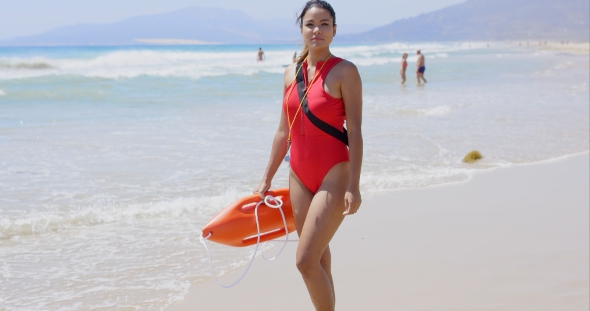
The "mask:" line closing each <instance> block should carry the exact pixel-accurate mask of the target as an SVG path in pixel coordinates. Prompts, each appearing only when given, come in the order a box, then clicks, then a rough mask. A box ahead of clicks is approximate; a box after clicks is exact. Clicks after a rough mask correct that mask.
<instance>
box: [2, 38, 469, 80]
mask: <svg viewBox="0 0 590 311" xmlns="http://www.w3.org/2000/svg"><path fill="white" fill-rule="evenodd" d="M419 48H421V49H422V51H423V53H426V54H427V55H428V57H429V58H447V57H449V53H452V52H457V51H463V50H465V47H463V46H461V45H457V44H421V45H417V44H402V43H393V44H382V45H363V46H353V47H338V46H337V47H334V49H333V51H334V53H335V55H337V56H339V57H343V58H346V59H349V60H351V61H352V62H354V63H355V64H356V65H357V66H374V65H384V64H387V63H394V62H395V63H397V62H399V60H400V57H401V54H402V53H410V57H409V58H408V61H409V62H415V60H416V56H415V50H416V49H419ZM292 53H293V52H292V51H267V52H266V53H265V56H266V59H265V61H263V62H256V61H255V54H253V53H252V52H249V51H248V52H244V51H223V52H215V51H209V52H208V51H186V50H150V49H131V50H122V51H121V50H116V51H107V52H104V53H103V54H99V55H98V56H93V57H91V58H50V57H31V58H23V57H2V58H0V79H19V78H29V77H39V76H47V75H79V76H84V77H98V78H106V79H120V78H135V77H139V76H154V77H188V78H193V79H198V78H202V77H214V76H220V75H232V74H233V75H253V74H257V73H274V74H281V73H283V71H284V66H285V65H286V64H289V63H290V61H291V58H292V56H293V54H292Z"/></svg>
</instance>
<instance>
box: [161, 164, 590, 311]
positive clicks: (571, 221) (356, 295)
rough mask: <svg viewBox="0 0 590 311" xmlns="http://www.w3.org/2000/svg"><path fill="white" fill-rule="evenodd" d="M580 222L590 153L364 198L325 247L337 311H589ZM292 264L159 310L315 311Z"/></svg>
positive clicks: (207, 286) (585, 211)
mask: <svg viewBox="0 0 590 311" xmlns="http://www.w3.org/2000/svg"><path fill="white" fill-rule="evenodd" d="M588 217H589V157H588V154H584V155H580V156H575V157H571V158H567V159H565V160H561V161H556V162H552V163H542V164H535V165H523V166H516V167H511V168H504V169H497V170H495V171H492V172H488V173H482V174H478V175H476V176H475V177H474V178H473V179H472V180H471V181H469V182H466V183H462V184H457V185H450V186H443V187H433V188H427V189H418V190H405V191H395V192H387V193H373V194H368V195H365V197H364V202H363V206H362V208H361V211H360V212H359V213H358V214H357V215H355V216H353V217H349V218H347V219H346V220H345V223H344V224H343V225H342V227H341V229H340V230H339V232H338V233H337V235H336V237H335V238H334V240H333V241H332V243H331V249H332V253H333V271H334V279H335V284H336V292H337V310H453V311H457V310H503V311H506V310H515V311H516V310H519V311H522V310H536V311H540V310H570V311H575V310H580V311H582V310H588V308H589V294H588V289H589V276H588V274H589V266H588V264H589V256H588V252H589V237H588V236H589V219H588ZM275 250H276V248H275ZM271 252H272V250H271V251H270V252H269V253H271ZM294 254H295V245H289V246H287V248H286V250H285V252H284V253H283V254H282V255H281V257H279V259H278V260H276V261H274V262H265V261H264V260H262V258H257V259H256V260H255V262H254V264H253V266H252V269H251V271H250V273H249V274H248V275H247V276H246V278H245V279H244V280H243V281H242V282H241V283H240V284H238V285H237V286H236V287H234V288H232V289H223V288H221V287H219V286H218V285H217V284H216V283H215V282H214V281H209V282H204V283H199V284H196V285H194V286H193V287H192V288H191V290H190V293H189V294H188V295H187V296H186V299H185V300H184V301H183V302H180V303H177V304H175V305H173V306H171V307H170V308H168V309H167V310H169V311H182V310H313V306H312V305H311V302H310V300H309V298H308V296H307V292H306V289H305V285H304V284H303V282H302V280H301V278H300V276H299V274H298V272H297V270H296V268H295V264H294ZM241 272H242V271H241V270H239V271H235V272H232V273H229V274H228V275H226V276H224V277H222V278H221V281H222V282H225V283H230V282H233V280H235V279H236V278H237V277H238V276H239V274H241Z"/></svg>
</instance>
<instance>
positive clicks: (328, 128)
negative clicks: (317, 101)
mask: <svg viewBox="0 0 590 311" xmlns="http://www.w3.org/2000/svg"><path fill="white" fill-rule="evenodd" d="M302 65H303V63H298V64H297V68H295V70H296V72H299V74H297V78H296V81H297V94H298V95H299V100H301V98H303V97H304V96H305V77H304V76H303V70H301V66H302ZM322 87H323V86H322ZM301 108H303V112H304V113H305V115H306V116H307V118H308V119H309V121H311V123H313V125H315V126H316V127H317V128H319V129H320V130H322V131H324V132H325V133H327V134H329V135H330V136H332V137H334V138H336V139H338V140H339V141H341V142H342V143H343V144H345V145H346V146H348V133H347V132H346V129H345V128H344V129H343V130H344V132H341V131H340V130H338V129H337V128H335V127H333V126H332V125H330V124H328V123H326V122H324V121H322V120H320V119H319V118H318V117H316V116H315V115H314V114H313V113H311V110H309V105H308V104H307V96H305V98H303V102H302V103H301Z"/></svg>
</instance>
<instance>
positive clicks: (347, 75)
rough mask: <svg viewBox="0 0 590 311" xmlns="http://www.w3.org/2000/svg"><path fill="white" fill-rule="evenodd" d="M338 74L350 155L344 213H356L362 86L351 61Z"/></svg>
mask: <svg viewBox="0 0 590 311" xmlns="http://www.w3.org/2000/svg"><path fill="white" fill-rule="evenodd" d="M343 65H344V66H342V67H341V68H342V75H340V76H341V77H342V78H341V83H340V92H341V94H342V100H343V101H344V109H345V113H346V130H347V131H348V150H349V155H350V179H349V181H348V188H347V189H346V194H345V195H344V205H345V207H346V210H345V211H344V215H351V214H354V213H356V211H357V210H358V209H359V207H360V205H361V193H360V190H359V181H360V177H361V165H362V162H363V134H362V131H361V124H362V119H363V86H362V82H361V77H360V75H359V72H358V69H357V68H356V66H355V65H354V64H353V63H350V62H346V63H345V64H343Z"/></svg>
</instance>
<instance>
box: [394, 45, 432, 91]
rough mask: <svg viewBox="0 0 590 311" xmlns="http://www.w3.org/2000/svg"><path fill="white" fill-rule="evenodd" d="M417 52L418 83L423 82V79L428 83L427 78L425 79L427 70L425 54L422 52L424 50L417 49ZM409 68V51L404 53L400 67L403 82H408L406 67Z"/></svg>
mask: <svg viewBox="0 0 590 311" xmlns="http://www.w3.org/2000/svg"><path fill="white" fill-rule="evenodd" d="M416 54H418V59H417V60H416V80H417V81H418V84H420V83H422V81H423V82H424V83H426V79H424V71H426V62H425V60H424V55H423V54H422V52H421V51H420V50H417V51H416ZM407 68H408V53H404V54H403V55H402V62H401V64H400V68H399V74H400V75H401V77H402V82H401V84H404V83H406V69H407Z"/></svg>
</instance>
